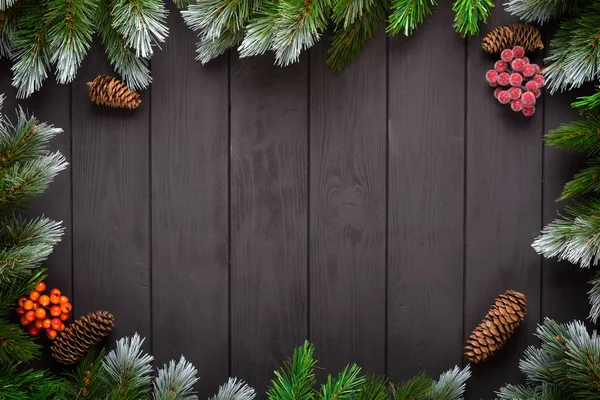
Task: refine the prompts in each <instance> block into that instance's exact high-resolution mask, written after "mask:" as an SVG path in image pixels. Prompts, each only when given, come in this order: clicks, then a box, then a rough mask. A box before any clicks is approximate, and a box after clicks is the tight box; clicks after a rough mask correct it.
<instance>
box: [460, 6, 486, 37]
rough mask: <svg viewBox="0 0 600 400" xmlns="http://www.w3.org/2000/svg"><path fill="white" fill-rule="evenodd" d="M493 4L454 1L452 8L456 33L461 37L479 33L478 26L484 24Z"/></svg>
mask: <svg viewBox="0 0 600 400" xmlns="http://www.w3.org/2000/svg"><path fill="white" fill-rule="evenodd" d="M493 8H494V2H493V1H492V0H456V1H455V2H454V5H453V6H452V10H453V11H454V24H453V25H452V26H453V27H454V29H455V30H456V32H458V33H460V34H461V36H462V37H466V36H471V35H476V34H478V33H479V24H480V23H484V24H485V23H486V22H487V19H488V17H489V16H490V13H491V12H492V9H493Z"/></svg>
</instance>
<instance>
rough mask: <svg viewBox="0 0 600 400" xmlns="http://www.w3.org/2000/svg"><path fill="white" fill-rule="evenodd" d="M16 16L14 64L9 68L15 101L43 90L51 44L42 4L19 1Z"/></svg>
mask: <svg viewBox="0 0 600 400" xmlns="http://www.w3.org/2000/svg"><path fill="white" fill-rule="evenodd" d="M22 3H23V4H21V5H20V7H19V12H18V15H17V31H16V33H15V41H14V59H15V62H14V64H13V66H12V68H11V70H12V72H13V74H14V76H13V81H12V84H13V86H14V87H15V88H17V89H18V90H17V97H18V98H25V97H29V96H31V95H32V94H33V93H34V92H36V91H37V90H39V89H40V88H41V87H42V83H43V82H44V80H45V79H46V78H47V77H48V71H49V70H50V54H49V47H50V42H49V40H48V21H47V18H46V10H45V7H44V4H45V2H43V3H38V2H37V1H32V0H29V1H25V0H23V1H22Z"/></svg>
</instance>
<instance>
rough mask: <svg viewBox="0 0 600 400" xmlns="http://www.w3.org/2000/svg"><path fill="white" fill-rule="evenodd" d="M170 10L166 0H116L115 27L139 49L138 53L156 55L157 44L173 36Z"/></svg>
mask: <svg viewBox="0 0 600 400" xmlns="http://www.w3.org/2000/svg"><path fill="white" fill-rule="evenodd" d="M167 14H168V11H167V9H166V8H165V4H164V2H163V1H162V0H114V1H113V3H112V17H113V27H114V28H115V29H116V30H117V32H119V34H120V35H121V36H122V37H123V38H124V39H125V45H126V46H128V47H130V48H132V49H134V50H135V55H136V57H142V58H150V57H152V54H153V50H152V46H153V45H159V43H164V42H165V40H166V39H167V37H168V36H169V28H168V27H167Z"/></svg>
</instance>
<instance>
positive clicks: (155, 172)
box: [0, 2, 590, 399]
mask: <svg viewBox="0 0 600 400" xmlns="http://www.w3.org/2000/svg"><path fill="white" fill-rule="evenodd" d="M450 7H451V4H450V3H445V2H442V4H441V5H440V6H439V7H438V8H437V10H436V12H435V13H434V14H433V15H431V16H430V17H428V18H427V19H426V22H425V23H424V24H423V26H422V27H420V28H419V29H418V30H417V32H416V33H415V34H414V35H412V36H411V37H409V38H404V37H394V38H391V39H388V38H386V35H385V32H384V31H383V30H380V31H379V32H378V33H377V35H376V36H375V38H374V39H373V40H372V41H370V42H369V43H368V45H367V46H366V48H365V49H364V50H363V51H362V52H361V53H360V55H359V57H358V58H357V60H356V61H355V62H353V63H352V64H351V65H349V66H348V67H347V68H346V69H345V70H344V71H343V72H342V73H335V72H333V71H331V70H330V69H329V68H328V67H327V66H326V65H325V61H326V48H327V43H326V40H327V38H326V37H325V38H324V39H323V42H322V43H320V44H319V45H318V46H316V47H315V48H314V49H312V50H311V51H310V52H308V53H306V54H303V55H302V57H301V60H300V62H299V63H298V64H295V65H293V66H291V67H288V68H284V69H282V68H278V67H274V66H273V65H272V62H273V55H272V54H268V55H265V56H263V57H258V58H252V59H239V58H238V56H237V55H236V54H235V53H234V52H232V53H230V54H226V55H224V56H223V57H221V58H219V59H218V60H216V61H214V62H211V63H209V64H208V65H206V66H202V65H200V64H199V63H197V62H195V61H194V56H195V54H194V43H195V41H196V38H195V35H194V34H193V33H192V32H190V31H189V30H187V29H186V28H185V26H184V24H183V22H182V21H181V18H180V16H179V15H178V13H177V12H176V10H175V9H174V8H173V9H172V10H171V11H172V12H171V14H170V16H169V26H170V33H171V36H170V38H169V41H168V43H166V44H165V45H164V46H162V47H163V48H162V50H158V49H157V53H156V55H155V57H154V59H153V61H152V74H153V77H154V83H153V85H152V86H151V88H150V89H149V90H146V91H144V92H143V95H142V100H143V103H142V104H141V106H140V108H139V109H138V110H135V111H123V110H112V109H105V108H101V107H97V106H94V105H92V104H91V103H90V102H89V100H88V97H87V87H86V82H88V81H90V80H92V79H94V78H95V77H96V76H97V75H98V74H101V73H111V68H110V65H108V63H107V61H106V59H105V57H104V54H103V49H102V47H101V46H100V45H99V44H98V43H96V44H95V45H94V47H93V50H92V52H91V54H90V55H89V56H88V57H87V58H86V59H85V61H84V63H83V66H82V68H81V69H80V71H79V73H78V77H77V80H76V81H75V82H74V83H73V84H72V85H70V86H60V85H56V84H54V83H52V82H49V83H47V84H46V85H45V86H44V88H43V90H42V91H41V92H40V93H38V94H36V95H34V96H33V97H32V98H31V99H28V100H26V101H22V102H19V103H20V104H22V105H23V106H25V107H27V108H29V109H30V110H31V111H33V112H35V114H36V115H38V116H39V117H40V118H41V119H43V120H48V121H50V122H51V123H54V124H55V125H57V126H60V127H62V128H63V129H64V130H65V132H64V133H63V134H61V135H60V136H59V137H57V138H56V139H55V140H54V142H53V143H52V148H53V149H59V150H60V151H62V152H63V153H64V154H65V155H66V156H67V157H68V159H69V162H70V164H71V165H70V167H69V169H68V170H67V171H64V172H63V173H61V174H60V176H59V177H58V179H57V181H56V182H55V183H54V184H53V185H52V186H51V189H50V190H49V191H48V192H47V193H46V195H45V196H43V197H42V198H40V199H35V200H34V201H33V204H32V210H31V213H32V214H36V215H39V214H42V213H43V214H46V215H48V216H50V217H52V218H55V219H58V220H63V221H64V224H65V226H66V233H65V236H64V238H63V241H62V243H61V244H60V245H59V246H58V247H57V248H56V250H55V252H54V254H53V255H52V257H51V258H50V259H49V260H48V262H47V263H46V266H47V267H48V268H49V270H50V278H49V282H50V283H51V284H52V285H53V286H58V287H60V288H61V289H62V290H63V291H64V292H65V293H67V294H68V295H71V296H72V299H73V301H74V306H75V314H76V315H77V316H79V315H83V314H85V313H87V312H90V311H95V310H97V309H107V310H109V311H111V312H113V313H114V314H115V317H116V327H115V330H114V332H113V334H112V335H111V338H110V342H109V343H111V344H112V343H114V340H115V339H118V338H120V337H122V336H124V335H132V334H133V333H134V332H139V333H140V334H142V335H144V336H146V337H147V342H146V345H145V348H146V350H148V351H152V352H153V353H154V355H155V356H156V362H155V364H156V365H157V366H162V364H163V363H165V362H167V361H168V360H170V359H172V358H175V359H177V358H179V357H180V355H181V354H184V355H185V356H186V357H187V358H188V359H189V360H190V361H192V362H193V363H194V364H195V365H196V366H197V368H198V370H199V374H200V375H201V377H202V379H201V381H200V382H199V384H198V385H197V389H198V391H199V394H200V398H201V399H205V398H208V396H211V395H213V394H214V393H216V391H217V389H218V385H219V384H222V383H224V382H225V380H226V378H227V377H228V376H238V377H239V378H242V379H245V380H246V381H248V383H250V384H251V385H253V386H255V387H256V388H257V389H258V391H259V397H258V398H259V399H264V398H265V396H264V392H265V389H266V388H267V387H268V385H269V381H270V379H271V378H272V376H273V374H272V371H273V369H275V368H276V367H277V366H278V365H280V364H281V362H282V361H283V359H285V358H286V357H288V356H289V355H291V353H292V351H293V348H294V347H296V346H299V345H301V344H302V342H303V341H304V340H305V339H309V340H311V341H313V342H314V343H315V344H316V346H317V357H318V359H319V360H320V366H321V367H323V368H325V369H326V370H327V371H328V372H334V373H337V371H338V370H339V369H341V368H342V367H343V366H344V365H345V364H346V363H348V362H357V363H359V364H360V365H362V366H363V367H364V368H365V370H368V371H370V372H376V373H383V372H387V373H388V374H389V376H390V377H391V378H392V379H393V380H394V381H397V380H400V379H405V378H408V377H409V376H412V375H414V374H416V373H418V372H419V371H422V370H427V371H429V372H431V373H432V374H435V375H437V374H439V373H440V372H442V371H444V370H447V369H449V368H451V367H453V366H454V365H466V361H465V360H464V359H463V357H462V346H463V344H464V340H465V338H466V336H467V335H468V334H469V333H470V331H471V330H472V329H473V328H474V327H475V326H476V324H477V323H478V322H479V321H480V320H481V318H482V317H483V316H484V315H485V313H486V311H487V309H488V307H489V305H490V304H491V303H492V301H493V300H494V298H495V297H496V296H497V295H498V294H499V293H501V292H503V291H505V290H507V289H515V290H519V291H522V292H523V293H525V294H526V295H527V297H528V300H529V312H528V315H527V319H526V320H525V322H524V324H523V326H522V327H521V328H519V330H518V331H517V333H516V335H515V337H514V338H512V339H511V340H510V341H509V342H508V343H507V345H506V346H505V348H503V349H502V351H500V352H499V354H497V355H495V356H494V357H493V359H491V360H489V361H488V362H485V363H484V364H482V365H478V366H476V367H475V368H474V376H473V378H472V379H471V380H470V381H469V384H468V387H469V393H468V396H467V397H468V398H469V399H482V398H483V399H491V398H493V397H494V394H493V392H494V391H495V390H497V389H498V388H499V387H500V386H501V385H502V384H504V383H505V382H512V383H518V382H520V381H522V379H523V377H522V375H521V374H520V372H519V370H518V359H519V358H520V357H521V356H522V353H523V350H524V348H525V347H526V346H527V345H529V344H535V343H536V339H535V337H534V336H533V333H534V330H535V327H536V325H537V324H538V323H539V322H541V320H542V318H543V316H551V317H555V318H557V319H559V320H561V321H567V320H570V319H574V318H579V319H583V318H585V317H586V316H587V313H588V304H587V296H586V292H587V290H588V285H587V283H586V280H587V279H589V277H590V274H589V273H587V271H582V270H580V269H579V268H578V267H576V266H573V265H569V264H566V263H557V262H556V261H555V260H542V259H541V258H540V257H539V256H537V255H536V254H535V252H534V251H533V249H532V248H531V243H532V241H533V239H534V238H535V237H536V236H537V235H538V232H539V231H540V229H541V227H542V226H543V224H545V223H548V222H549V221H550V220H551V219H552V218H554V216H555V215H556V210H557V209H561V208H562V207H563V204H556V203H555V202H554V200H555V198H556V197H557V196H558V194H559V192H560V190H561V189H562V186H563V185H564V183H565V182H566V181H567V180H568V179H569V178H570V177H571V176H572V175H573V173H574V172H576V171H577V170H578V169H579V168H580V167H581V166H582V160H583V157H582V156H581V155H577V154H574V153H569V152H563V151H557V150H553V149H548V148H544V146H543V142H542V135H543V133H544V132H545V131H546V130H547V129H552V128H555V127H557V126H558V125H559V124H560V123H562V122H568V121H569V120H570V119H572V118H576V117H577V115H576V113H574V112H573V110H571V109H570V108H569V103H570V101H572V99H573V98H574V96H575V95H576V93H569V94H568V95H555V96H550V95H549V94H548V93H546V94H545V95H544V96H543V99H540V100H541V101H540V103H539V104H538V106H537V112H536V114H535V116H534V117H532V118H529V119H528V118H525V117H523V116H521V115H518V114H516V113H513V112H512V111H510V110H509V108H508V107H506V106H501V105H499V104H498V102H497V101H496V100H495V99H494V98H493V94H492V92H493V90H492V89H491V88H490V87H489V86H487V84H486V83H485V80H484V73H485V71H486V70H487V69H489V68H490V67H491V66H492V65H493V62H494V61H495V58H494V57H492V56H489V55H487V54H485V53H483V52H482V51H481V49H480V39H479V38H477V37H475V38H472V39H469V40H463V39H461V38H460V36H458V35H457V34H456V33H454V31H453V29H452V28H451V24H452V18H453V13H452V11H451V9H450ZM509 21H511V18H510V17H509V16H508V15H507V14H506V13H505V12H504V11H503V10H502V7H497V8H496V10H495V11H494V14H493V15H492V17H491V18H490V20H489V26H488V27H483V31H484V33H485V32H487V30H489V29H491V28H492V27H494V26H496V25H498V24H501V23H506V22H509ZM542 56H543V54H542V53H541V52H540V53H536V54H533V55H532V59H533V60H535V61H537V62H541V59H542ZM10 80H11V73H10V66H9V64H8V63H7V62H6V61H0V92H4V93H6V95H7V101H6V104H5V107H4V110H5V111H7V112H9V114H10V112H11V111H12V109H13V108H14V107H15V105H16V104H17V101H16V100H15V98H14V96H15V91H14V89H13V88H11V87H10ZM50 80H51V79H50ZM583 92H585V90H584V91H583ZM583 92H580V93H583ZM323 375H324V371H321V370H320V372H319V377H322V376H323Z"/></svg>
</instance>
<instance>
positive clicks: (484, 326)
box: [465, 290, 527, 363]
mask: <svg viewBox="0 0 600 400" xmlns="http://www.w3.org/2000/svg"><path fill="white" fill-rule="evenodd" d="M525 314H527V298H526V297H525V295H524V294H523V293H519V292H516V291H514V290H507V291H506V292H504V293H502V294H501V295H499V296H498V297H497V298H496V300H495V301H494V304H492V307H491V308H490V310H489V311H488V313H487V314H486V316H485V318H484V319H483V321H481V323H480V324H479V325H477V327H476V328H475V330H474V331H473V333H471V336H469V339H467V345H466V346H465V356H466V357H467V359H468V360H469V361H470V362H472V363H478V362H481V361H483V360H485V359H486V358H488V357H489V356H491V355H492V354H493V353H494V352H495V351H496V350H498V349H499V348H500V347H502V345H503V344H504V343H505V342H506V341H507V340H508V338H509V337H510V336H511V335H512V333H513V332H514V331H515V329H516V328H517V327H518V326H519V324H520V323H521V321H523V319H524V318H525Z"/></svg>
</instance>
